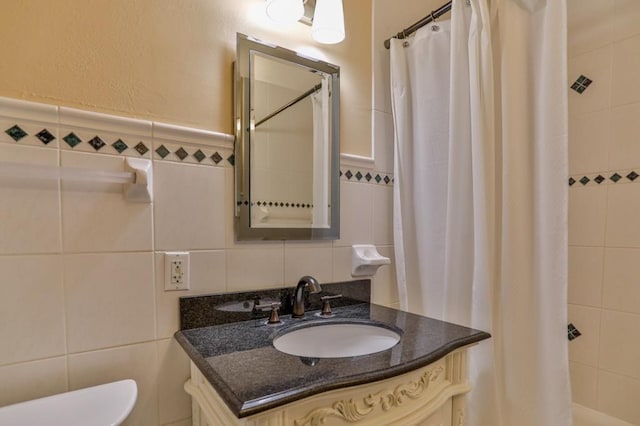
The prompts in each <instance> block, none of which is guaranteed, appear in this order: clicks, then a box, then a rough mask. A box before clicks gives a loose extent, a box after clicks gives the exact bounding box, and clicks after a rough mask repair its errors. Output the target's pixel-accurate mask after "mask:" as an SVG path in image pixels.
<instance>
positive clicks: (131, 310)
mask: <svg viewBox="0 0 640 426" xmlns="http://www.w3.org/2000/svg"><path fill="white" fill-rule="evenodd" d="M64 268H65V295H66V309H67V327H68V329H67V339H68V344H69V352H72V353H73V352H81V351H87V350H93V349H100V348H106V347H112V346H118V345H127V344H130V343H137V342H144V341H148V340H153V339H154V338H155V334H156V333H155V311H154V305H155V303H154V288H153V256H152V253H114V254H106V253H105V254H78V255H67V256H65V260H64Z"/></svg>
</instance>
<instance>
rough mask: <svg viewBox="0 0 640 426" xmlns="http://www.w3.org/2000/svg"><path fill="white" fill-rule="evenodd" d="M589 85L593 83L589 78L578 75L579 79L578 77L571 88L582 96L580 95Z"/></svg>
mask: <svg viewBox="0 0 640 426" xmlns="http://www.w3.org/2000/svg"><path fill="white" fill-rule="evenodd" d="M591 83H593V81H592V80H591V79H590V78H588V77H585V76H584V75H580V77H578V78H577V79H576V81H575V82H574V83H573V84H572V85H571V88H572V89H573V90H575V91H576V92H578V93H579V94H580V95H582V93H584V91H585V90H587V88H588V87H589V85H591Z"/></svg>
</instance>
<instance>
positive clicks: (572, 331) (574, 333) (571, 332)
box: [567, 323, 582, 341]
mask: <svg viewBox="0 0 640 426" xmlns="http://www.w3.org/2000/svg"><path fill="white" fill-rule="evenodd" d="M580 336H582V333H580V331H579V330H578V329H577V328H576V326H575V325H573V324H571V323H569V325H568V326H567V337H568V338H569V340H570V341H571V340H574V339H577V338H578V337H580Z"/></svg>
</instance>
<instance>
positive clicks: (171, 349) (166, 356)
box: [156, 339, 191, 425]
mask: <svg viewBox="0 0 640 426" xmlns="http://www.w3.org/2000/svg"><path fill="white" fill-rule="evenodd" d="M156 350H157V351H158V371H160V372H162V374H159V375H158V408H159V411H158V422H159V424H162V425H164V424H167V423H171V422H175V421H178V420H181V419H184V418H186V417H189V416H191V397H190V396H189V394H188V393H186V392H185V391H184V383H185V382H186V381H187V380H188V379H189V376H190V375H191V371H190V367H189V357H188V356H187V354H186V353H185V352H184V350H183V349H182V347H181V346H180V344H178V342H177V341H176V340H175V339H166V340H158V341H157V342H156Z"/></svg>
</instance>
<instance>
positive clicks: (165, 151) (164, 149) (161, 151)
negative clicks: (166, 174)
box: [156, 145, 171, 158]
mask: <svg viewBox="0 0 640 426" xmlns="http://www.w3.org/2000/svg"><path fill="white" fill-rule="evenodd" d="M156 154H158V155H159V156H160V158H165V157H166V156H167V155H169V154H171V151H169V150H168V149H167V147H166V146H164V145H160V146H159V147H158V149H156Z"/></svg>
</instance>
